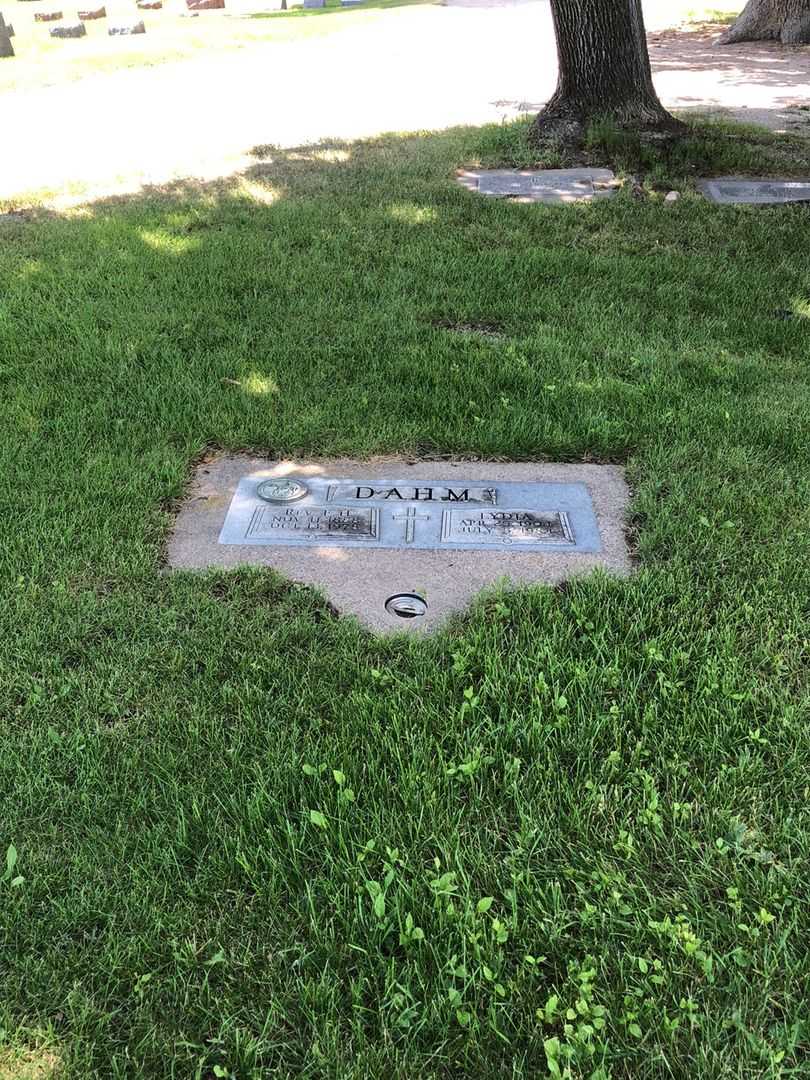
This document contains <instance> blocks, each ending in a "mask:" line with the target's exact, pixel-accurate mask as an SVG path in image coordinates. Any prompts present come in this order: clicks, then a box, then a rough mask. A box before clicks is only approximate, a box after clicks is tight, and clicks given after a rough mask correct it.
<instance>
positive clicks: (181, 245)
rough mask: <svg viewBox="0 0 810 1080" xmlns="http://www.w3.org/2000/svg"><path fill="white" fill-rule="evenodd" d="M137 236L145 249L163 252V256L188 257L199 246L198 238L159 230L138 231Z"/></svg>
mask: <svg viewBox="0 0 810 1080" xmlns="http://www.w3.org/2000/svg"><path fill="white" fill-rule="evenodd" d="M138 235H139V236H140V238H141V240H143V242H144V243H145V244H146V245H147V247H150V248H153V250H155V251H160V252H163V254H164V255H175V256H177V255H188V254H189V253H190V252H192V251H195V250H197V249H198V248H199V246H200V240H199V238H198V237H195V236H177V235H176V234H174V233H169V232H166V231H164V230H160V229H139V230H138Z"/></svg>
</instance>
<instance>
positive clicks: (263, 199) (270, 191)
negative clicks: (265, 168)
mask: <svg viewBox="0 0 810 1080" xmlns="http://www.w3.org/2000/svg"><path fill="white" fill-rule="evenodd" d="M235 191H236V194H238V195H244V196H245V197H246V198H248V199H250V200H251V201H252V202H255V203H261V204H262V205H263V206H272V204H273V203H274V202H276V201H277V200H278V199H280V198H281V195H280V193H279V191H278V189H277V188H272V187H268V185H267V184H261V183H259V182H258V181H257V180H252V179H250V178H249V177H247V176H241V177H240V178H239V179H238V181H237V183H236V187H235Z"/></svg>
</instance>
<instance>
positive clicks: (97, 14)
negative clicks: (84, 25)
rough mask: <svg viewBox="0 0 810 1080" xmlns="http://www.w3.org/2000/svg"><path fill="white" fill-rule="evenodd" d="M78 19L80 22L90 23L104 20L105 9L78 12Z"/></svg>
mask: <svg viewBox="0 0 810 1080" xmlns="http://www.w3.org/2000/svg"><path fill="white" fill-rule="evenodd" d="M79 18H80V19H81V21H82V22H92V21H93V19H106V18H107V9H106V8H105V7H100V8H88V9H85V10H83V11H80V12H79Z"/></svg>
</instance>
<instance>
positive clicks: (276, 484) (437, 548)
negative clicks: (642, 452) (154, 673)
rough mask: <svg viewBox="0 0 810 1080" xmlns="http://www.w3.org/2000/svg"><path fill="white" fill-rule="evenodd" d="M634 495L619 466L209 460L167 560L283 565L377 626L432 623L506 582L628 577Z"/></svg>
mask: <svg viewBox="0 0 810 1080" xmlns="http://www.w3.org/2000/svg"><path fill="white" fill-rule="evenodd" d="M628 497H629V495H628V490H627V486H626V484H625V482H624V474H623V470H622V469H620V468H618V467H616V466H611V465H548V464H513V465H507V464H503V463H482V462H476V463H458V464H457V465H454V464H453V463H448V462H420V463H408V462H405V461H402V460H400V459H377V460H374V461H371V462H355V461H346V460H337V461H322V462H319V463H312V462H309V463H307V462H290V461H285V462H272V461H267V460H266V459H261V458H249V457H243V456H241V455H237V456H233V457H221V458H218V459H217V460H215V461H212V462H207V463H205V464H203V465H201V466H200V467H199V468H198V470H197V473H196V475H195V477H194V481H193V483H192V488H191V491H190V494H189V497H188V499H187V501H186V502H185V504H184V506H183V508H182V510H181V512H180V514H179V516H178V518H177V520H176V523H175V529H174V533H173V535H172V538H171V540H170V543H169V550H168V562H169V566H170V567H172V568H175V569H202V568H206V567H235V566H240V565H245V564H247V565H254V566H267V567H273V568H274V569H275V570H278V571H279V572H280V573H282V574H285V575H287V576H288V577H290V578H291V579H293V580H294V581H299V582H302V583H305V584H307V585H312V586H315V587H316V588H319V589H321V590H323V591H324V592H325V593H326V595H327V596H328V598H329V600H330V601H331V602H332V604H333V605H334V606H335V607H336V608H337V609H338V610H339V611H340V612H342V613H345V614H353V615H356V616H357V617H358V618H359V619H360V620H361V622H363V623H364V624H365V625H366V626H367V627H369V628H370V629H372V630H374V631H377V632H382V633H386V632H392V631H395V630H420V629H424V630H431V629H435V628H436V627H437V626H439V625H440V624H441V623H442V622H443V621H444V619H445V618H446V617H447V616H448V615H449V614H450V613H451V612H454V611H458V610H463V609H464V608H465V607H466V606H467V605H468V604H469V603H470V601H471V600H472V599H473V598H474V597H475V595H476V594H477V593H478V592H480V591H481V590H482V589H484V588H486V587H488V586H491V585H494V584H495V583H497V582H499V581H501V580H503V579H509V580H511V581H512V582H515V583H520V584H529V583H537V582H545V583H548V584H555V583H557V582H559V581H563V580H565V579H566V578H569V577H572V576H574V575H577V574H583V573H587V572H588V571H589V570H592V569H594V568H595V567H604V568H606V569H608V570H611V571H613V572H615V573H618V574H628V573H629V572H630V571H631V569H632V564H631V560H630V557H629V555H628V552H627V547H626V543H625V537H624V515H625V510H626V506H627V502H628ZM398 597H400V598H401V597H406V598H410V599H406V600H405V601H404V602H403V604H404V608H405V612H404V614H403V613H402V612H400V614H396V613H395V611H396V608H397V604H396V603H394V604H392V603H391V601H392V600H393V599H394V598H398ZM413 604H416V605H417V606H419V607H420V611H419V613H418V614H416V613H414V611H413V610H412V606H413ZM401 606H403V605H401Z"/></svg>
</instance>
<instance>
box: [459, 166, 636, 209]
mask: <svg viewBox="0 0 810 1080" xmlns="http://www.w3.org/2000/svg"><path fill="white" fill-rule="evenodd" d="M458 181H459V183H460V184H461V185H462V186H463V187H466V188H467V189H468V190H470V191H475V192H477V193H478V194H479V195H489V196H494V197H496V198H510V199H514V200H516V201H517V202H545V203H555V204H557V203H568V202H591V201H592V200H593V199H599V198H601V199H605V198H610V196H611V195H613V194H614V192H615V190H616V178H615V176H614V174H613V173H612V172H611V170H610V169H519V170H517V169H472V170H468V171H464V172H462V173H460V174H459V176H458Z"/></svg>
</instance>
